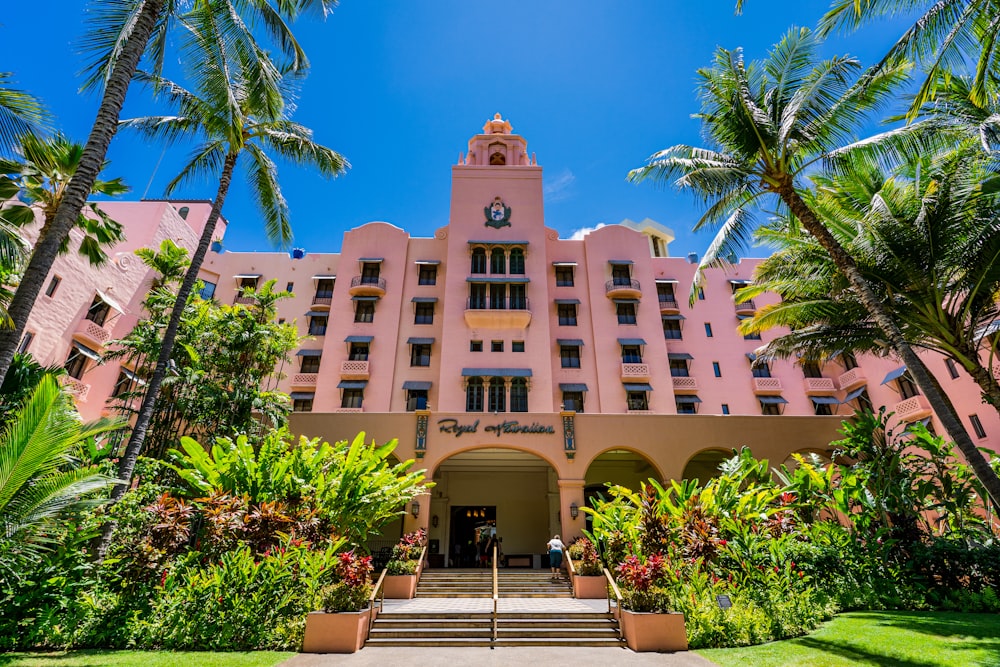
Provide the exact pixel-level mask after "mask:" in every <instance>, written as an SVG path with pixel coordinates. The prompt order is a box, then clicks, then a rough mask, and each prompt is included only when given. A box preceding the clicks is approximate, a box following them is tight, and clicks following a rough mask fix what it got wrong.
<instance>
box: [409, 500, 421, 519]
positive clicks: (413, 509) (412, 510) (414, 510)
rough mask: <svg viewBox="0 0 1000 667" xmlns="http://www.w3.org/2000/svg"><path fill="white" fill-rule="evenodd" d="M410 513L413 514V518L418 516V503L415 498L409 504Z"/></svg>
mask: <svg viewBox="0 0 1000 667" xmlns="http://www.w3.org/2000/svg"><path fill="white" fill-rule="evenodd" d="M410 513H411V514H412V515H413V518H414V519H415V518H417V517H418V516H420V503H418V502H417V501H416V500H414V501H413V504H412V505H411V506H410Z"/></svg>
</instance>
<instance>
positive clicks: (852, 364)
mask: <svg viewBox="0 0 1000 667" xmlns="http://www.w3.org/2000/svg"><path fill="white" fill-rule="evenodd" d="M840 360H841V361H842V362H843V364H844V370H845V371H849V370H851V369H852V368H857V367H858V360H857V359H855V358H854V354H853V353H851V352H842V353H841V354H840Z"/></svg>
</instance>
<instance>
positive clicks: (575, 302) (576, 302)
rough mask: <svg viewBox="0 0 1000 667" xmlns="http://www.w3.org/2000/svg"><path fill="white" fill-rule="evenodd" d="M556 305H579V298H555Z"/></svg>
mask: <svg viewBox="0 0 1000 667" xmlns="http://www.w3.org/2000/svg"><path fill="white" fill-rule="evenodd" d="M556 305H557V306H578V305H580V300H579V299H556Z"/></svg>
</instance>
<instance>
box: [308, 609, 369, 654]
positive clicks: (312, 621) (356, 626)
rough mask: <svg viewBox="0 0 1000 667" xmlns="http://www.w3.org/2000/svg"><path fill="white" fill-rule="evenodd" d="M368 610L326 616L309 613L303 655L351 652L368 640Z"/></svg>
mask: <svg viewBox="0 0 1000 667" xmlns="http://www.w3.org/2000/svg"><path fill="white" fill-rule="evenodd" d="M370 617H371V609H365V610H364V611H343V612H338V613H331V614H328V613H326V612H325V611H313V612H310V613H309V615H308V616H307V617H306V636H305V638H304V639H303V640H302V652H303V653H354V652H355V651H357V650H358V649H360V648H361V647H362V646H364V644H365V639H367V638H368V621H369V618H370Z"/></svg>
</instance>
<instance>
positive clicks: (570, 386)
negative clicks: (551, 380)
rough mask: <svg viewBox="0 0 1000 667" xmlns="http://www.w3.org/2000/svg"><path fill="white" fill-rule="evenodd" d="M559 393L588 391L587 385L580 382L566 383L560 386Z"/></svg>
mask: <svg viewBox="0 0 1000 667" xmlns="http://www.w3.org/2000/svg"><path fill="white" fill-rule="evenodd" d="M559 391H587V385H585V384H583V383H580V382H565V383H562V384H560V385H559Z"/></svg>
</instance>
